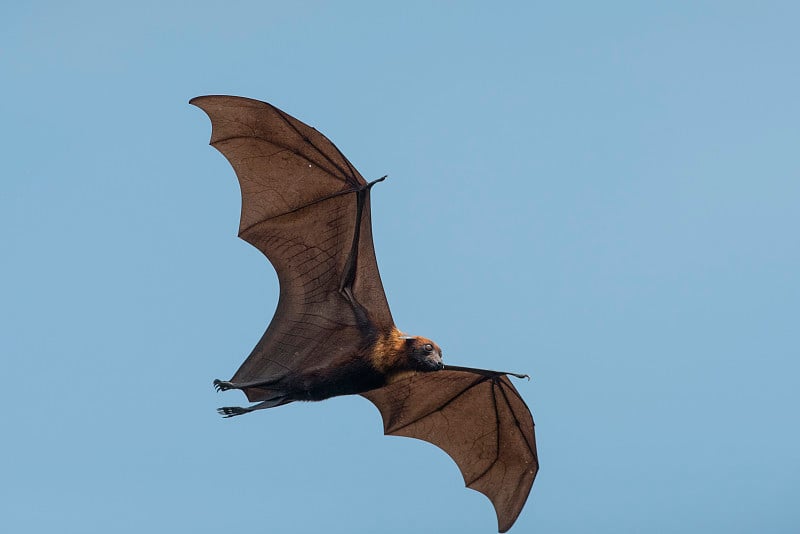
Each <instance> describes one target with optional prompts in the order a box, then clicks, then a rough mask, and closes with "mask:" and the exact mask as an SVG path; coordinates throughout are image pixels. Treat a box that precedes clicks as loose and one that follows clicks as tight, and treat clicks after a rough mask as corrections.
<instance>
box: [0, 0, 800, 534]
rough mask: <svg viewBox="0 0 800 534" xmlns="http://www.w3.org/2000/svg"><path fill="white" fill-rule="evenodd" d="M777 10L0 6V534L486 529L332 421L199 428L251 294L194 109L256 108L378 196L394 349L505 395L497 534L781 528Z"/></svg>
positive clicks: (445, 488)
mask: <svg viewBox="0 0 800 534" xmlns="http://www.w3.org/2000/svg"><path fill="white" fill-rule="evenodd" d="M798 20H800V7H798V4H797V3H796V2H758V3H755V2H727V1H726V2H668V3H655V2H559V3H553V2H517V3H514V2H510V3H502V4H496V5H494V6H492V7H489V5H488V2H486V3H484V2H480V3H474V2H440V3H433V2H415V1H404V2H396V3H393V4H391V5H389V4H388V3H378V2H336V3H333V2H331V3H325V2H302V1H301V2H227V3H224V2H167V3H164V2H155V1H140V2H136V3H126V4H121V3H120V4H117V3H113V2H66V3H65V2H4V3H3V6H2V7H0V79H2V89H0V91H2V95H3V98H2V99H0V117H1V119H0V120H1V121H2V128H0V146H1V147H2V148H1V149H0V150H2V158H0V243H2V254H1V256H0V257H1V260H0V275H1V276H0V358H2V365H1V366H0V377H2V382H3V384H2V389H0V406H2V410H3V423H2V427H3V430H2V437H1V438H0V517H1V518H2V523H3V529H4V530H6V531H8V532H20V533H22V532H24V533H34V534H36V533H44V532H67V533H71V532H76V533H108V532H114V533H120V534H127V533H141V532H152V533H161V532H192V533H212V532H213V533H218V532H225V531H231V530H234V529H235V530H237V531H245V532H251V533H267V532H309V533H314V532H324V533H348V534H349V533H374V532H386V533H390V534H391V533H404V534H405V533H428V532H430V533H442V532H454V533H455V532H458V533H489V532H494V531H496V526H497V525H496V519H495V515H494V511H493V510H492V508H491V505H490V503H489V501H488V500H487V499H486V498H485V497H484V496H483V495H481V494H479V493H477V492H473V491H471V490H467V489H465V488H464V487H463V485H462V479H461V476H460V474H459V473H458V470H457V468H456V466H455V464H454V463H453V462H452V461H451V460H450V459H449V458H448V457H447V456H446V455H445V454H444V453H443V452H441V451H440V450H439V449H437V448H436V447H434V446H432V445H430V444H426V443H423V442H419V441H416V440H410V439H405V438H396V437H384V436H383V435H382V431H381V430H382V426H381V421H380V416H379V414H378V412H377V410H376V409H375V408H374V407H373V406H372V405H371V404H370V403H369V402H368V401H366V400H365V399H362V398H360V397H357V396H355V397H345V398H337V399H332V400H329V401H326V402H323V403H315V404H300V403H296V404H293V405H289V406H284V407H281V408H277V409H274V410H268V411H263V412H260V413H256V414H252V415H249V416H246V417H241V418H235V419H230V420H225V419H222V418H220V417H219V416H218V415H217V413H216V412H215V408H216V407H218V406H223V405H236V404H241V403H242V402H244V398H243V397H242V396H241V395H240V394H239V393H238V392H228V393H225V394H218V393H216V392H215V391H214V390H213V388H212V387H211V381H212V379H214V378H217V377H219V378H223V379H226V378H229V377H230V376H231V375H232V374H233V372H234V371H235V370H236V368H237V367H238V365H239V364H240V363H241V361H242V360H243V359H244V358H245V357H246V356H247V354H249V352H250V350H251V349H252V347H253V345H254V344H255V343H256V341H257V340H258V339H259V338H260V336H261V334H262V333H263V331H264V329H265V328H266V325H267V324H268V323H269V321H270V319H271V317H272V314H273V312H274V309H275V305H276V303H277V296H278V287H277V278H276V276H275V274H274V271H273V270H272V268H271V267H270V265H269V263H268V262H267V261H266V260H265V259H264V258H263V257H262V256H261V254H260V253H259V252H258V251H256V250H255V249H254V248H252V247H250V246H249V245H248V244H246V243H245V242H244V241H242V240H239V239H237V237H236V229H237V227H238V218H239V204H240V198H239V191H238V187H237V183H236V179H235V177H234V174H233V171H232V169H231V168H230V166H229V165H228V163H227V161H225V159H224V158H223V157H222V156H221V155H220V154H219V153H218V152H217V151H216V150H214V149H213V148H211V147H209V146H208V140H209V137H210V131H211V126H210V123H209V120H208V118H207V117H206V116H205V114H204V113H203V112H202V111H200V110H199V109H197V108H195V107H192V106H190V105H189V104H188V100H189V99H190V98H192V97H194V96H197V95H202V94H214V93H221V94H234V95H242V96H249V97H252V98H257V99H260V100H265V101H268V102H271V103H273V104H275V105H277V106H278V107H280V108H282V109H284V110H286V111H287V112H289V113H291V114H292V115H295V116H296V117H298V118H299V119H301V120H303V121H304V122H306V123H308V124H311V125H313V126H315V127H317V128H318V129H320V130H321V131H322V132H323V133H325V134H326V135H327V136H328V137H330V138H331V139H332V140H333V141H334V142H335V143H336V144H337V146H338V147H339V148H340V149H341V150H342V151H343V152H344V153H345V154H346V155H347V156H348V158H349V159H350V160H351V161H352V162H353V163H354V164H355V165H356V166H357V167H358V168H359V170H360V171H361V173H362V174H363V175H364V176H365V177H366V178H367V179H374V178H377V177H379V176H382V175H384V174H388V175H389V179H388V180H387V181H386V182H384V183H382V184H379V185H378V186H376V187H375V189H374V190H373V195H372V198H373V216H372V219H373V225H374V234H375V247H376V250H377V254H378V261H379V264H380V268H381V273H382V277H383V283H384V286H385V288H386V292H387V295H388V299H389V303H390V305H391V306H392V311H393V315H394V317H395V320H396V321H397V323H398V326H399V327H400V328H401V329H403V330H405V331H407V332H410V333H414V334H420V335H425V336H428V337H431V338H433V339H435V340H436V341H437V342H438V343H439V344H440V345H441V346H442V347H443V349H444V354H445V358H446V361H447V362H449V363H452V364H459V365H468V366H475V367H488V368H500V369H504V370H510V371H517V372H525V373H529V374H530V375H531V376H532V377H533V379H532V380H531V381H530V382H527V381H517V382H516V385H517V387H518V388H519V390H520V392H521V394H522V395H523V396H524V398H525V399H526V400H527V402H528V404H529V406H530V408H531V410H532V412H533V415H534V419H535V420H536V423H537V426H536V430H537V439H538V445H539V455H540V460H541V471H540V473H539V476H538V478H537V480H536V482H535V484H534V487H533V491H532V492H531V495H530V498H529V500H528V503H527V505H526V507H525V509H524V510H523V512H522V514H521V516H520V518H519V520H518V522H517V524H516V525H515V527H514V528H513V529H512V531H511V532H512V533H517V534H521V533H538V532H541V533H551V532H552V533H586V532H592V533H621V532H622V533H638V532H657V533H661V532H665V533H666V532H681V533H685V532H702V533H709V532H724V533H750V532H771V533H790V532H791V533H794V532H798V531H800V508H798V506H797V504H798V502H800V484H799V482H800V410H798V408H800V387H798V382H799V380H798V376H799V375H800V359H798V356H799V355H800V350H798V331H799V329H798V319H799V318H800V281H799V279H798V273H800V237H798V236H799V235H800V232H798V227H799V226H800V149H799V148H798V142H799V141H800V105H799V104H798V95H800V68H799V67H798V65H800V63H798V58H799V57H800V34H798V27H797V22H798Z"/></svg>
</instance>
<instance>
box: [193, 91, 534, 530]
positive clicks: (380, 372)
mask: <svg viewBox="0 0 800 534" xmlns="http://www.w3.org/2000/svg"><path fill="white" fill-rule="evenodd" d="M191 103H192V104H194V105H196V106H198V107H200V108H201V109H203V110H204V111H205V112H206V113H207V114H208V115H209V117H210V118H211V122H212V126H213V130H212V137H211V144H212V145H213V146H214V147H216V148H217V149H218V150H219V151H220V152H222V154H223V155H224V156H225V157H226V158H228V160H229V161H230V162H231V164H232V165H233V167H234V169H235V171H236V174H237V177H238V178H239V184H240V186H241V189H242V214H241V221H240V226H239V236H240V237H242V238H243V239H245V240H246V241H248V242H249V243H251V244H252V245H253V246H255V247H256V248H258V249H259V250H261V251H262V252H263V253H264V254H265V255H266V256H267V257H268V258H269V260H270V261H271V262H272V264H273V266H274V267H275V270H276V272H277V273H278V280H279V282H280V287H281V291H280V298H279V301H278V309H277V310H276V312H275V317H274V318H273V320H272V322H271V323H270V325H269V327H268V328H267V331H266V332H265V333H264V336H263V337H262V338H261V340H260V341H259V342H258V344H257V345H256V347H255V348H254V349H253V352H252V353H251V354H250V356H249V357H248V358H247V359H246V360H245V361H244V363H243V364H242V365H241V367H240V368H239V370H238V371H236V373H235V374H234V376H233V378H231V380H230V381H222V380H215V381H214V385H215V387H216V388H217V389H218V390H228V389H239V390H242V391H243V392H244V393H245V395H246V396H247V398H248V399H249V400H250V401H251V402H255V403H256V404H254V405H252V406H249V407H246V408H240V407H226V408H220V410H219V411H220V413H222V414H223V415H225V416H226V417H232V416H235V415H241V414H244V413H248V412H251V411H253V410H259V409H263V408H272V407H275V406H280V405H283V404H287V403H289V402H293V401H317V400H323V399H327V398H330V397H334V396H338V395H353V394H362V395H363V396H364V397H366V398H367V399H369V400H370V401H372V402H373V403H374V404H375V405H376V406H377V407H378V409H379V410H380V412H381V415H382V416H383V420H384V430H385V432H386V433H387V434H394V435H402V436H409V437H416V438H419V439H423V440H426V441H429V442H431V443H434V444H436V445H438V446H439V447H441V448H442V449H444V450H445V452H447V453H448V454H450V456H452V457H453V459H454V460H455V461H456V463H457V464H458V466H459V468H460V469H461V472H462V474H463V475H464V480H465V482H466V483H467V486H469V487H471V488H473V489H476V490H478V491H481V492H482V493H484V494H486V495H487V496H488V497H489V498H490V499H491V500H492V503H493V504H494V506H495V509H496V511H497V516H498V522H499V526H500V531H501V532H505V531H506V530H508V528H510V527H511V525H512V524H513V523H514V521H515V520H516V518H517V516H518V515H519V513H520V511H521V510H522V506H523V505H524V504H525V501H526V499H527V496H528V493H529V491H530V488H531V485H532V484H533V480H534V477H535V476H536V472H537V471H538V465H539V464H538V459H537V456H536V443H535V438H534V434H533V419H532V418H531V415H530V411H529V410H528V408H527V406H526V405H525V403H524V402H523V401H522V398H521V397H520V396H519V393H517V391H516V389H515V388H514V386H513V385H512V384H511V382H510V381H509V380H508V377H507V376H506V375H507V374H511V373H505V372H498V371H488V370H482V369H472V368H465V367H453V366H445V365H444V364H443V362H442V351H441V349H440V348H439V346H438V345H437V344H436V343H434V342H433V341H431V340H429V339H427V338H423V337H419V336H408V335H405V334H403V333H402V332H400V331H399V330H398V329H397V327H396V326H395V324H394V321H393V319H392V316H391V312H390V311H389V306H388V303H387V302H386V296H385V294H384V292H383V285H382V284H381V280H380V275H379V273H378V267H377V263H376V260H375V251H374V249H373V245H372V227H371V222H370V208H369V207H370V199H369V195H370V191H371V188H372V186H373V185H374V184H375V183H376V182H379V181H381V180H383V178H381V179H379V180H375V181H374V182H370V183H367V182H366V181H365V180H364V179H363V177H361V175H360V174H359V173H358V171H357V170H356V169H355V168H354V167H353V166H352V164H351V163H350V162H349V161H348V160H347V159H346V158H345V157H344V156H343V155H342V154H341V152H339V150H338V149H337V148H336V147H335V146H334V145H333V143H331V142H330V141H329V140H328V139H327V138H326V137H325V136H324V135H322V134H320V133H319V132H318V131H316V130H315V129H313V128H311V127H309V126H307V125H305V124H303V123H302V122H300V121H299V120H297V119H295V118H294V117H292V116H290V115H288V114H286V113H284V112H283V111H281V110H279V109H277V108H275V107H274V106H271V105H270V104H266V103H264V102H259V101H257V100H251V99H246V98H240V97H231V96H204V97H198V98H195V99H193V100H192V101H191ZM515 376H525V375H515Z"/></svg>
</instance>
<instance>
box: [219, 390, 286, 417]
mask: <svg viewBox="0 0 800 534" xmlns="http://www.w3.org/2000/svg"><path fill="white" fill-rule="evenodd" d="M290 402H292V399H289V398H287V397H286V396H285V395H279V396H277V397H273V398H271V399H267V400H265V401H263V402H259V403H258V404H254V405H252V406H247V407H242V406H224V407H222V408H217V412H219V414H220V415H221V416H223V417H235V416H237V415H244V414H246V413H250V412H254V411H256V410H263V409H265V408H274V407H276V406H282V405H284V404H288V403H290Z"/></svg>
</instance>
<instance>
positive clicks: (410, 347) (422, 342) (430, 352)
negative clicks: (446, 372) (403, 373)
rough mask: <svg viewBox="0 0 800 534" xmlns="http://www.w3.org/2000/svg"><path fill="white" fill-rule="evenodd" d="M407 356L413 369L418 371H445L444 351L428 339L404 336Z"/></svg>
mask: <svg viewBox="0 0 800 534" xmlns="http://www.w3.org/2000/svg"><path fill="white" fill-rule="evenodd" d="M403 339H404V340H405V344H406V347H405V348H406V355H407V356H408V364H409V367H410V368H411V369H414V370H416V371H439V370H441V369H444V363H443V362H442V349H441V348H440V347H439V345H437V344H436V343H434V342H433V341H431V340H430V339H428V338H425V337H421V336H404V337H403Z"/></svg>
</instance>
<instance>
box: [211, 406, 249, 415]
mask: <svg viewBox="0 0 800 534" xmlns="http://www.w3.org/2000/svg"><path fill="white" fill-rule="evenodd" d="M252 411H253V410H251V409H250V408H242V407H241V406H225V407H224V408H217V412H218V413H219V414H220V415H221V416H223V417H226V418H227V417H236V416H237V415H244V414H246V413H250V412H252Z"/></svg>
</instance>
